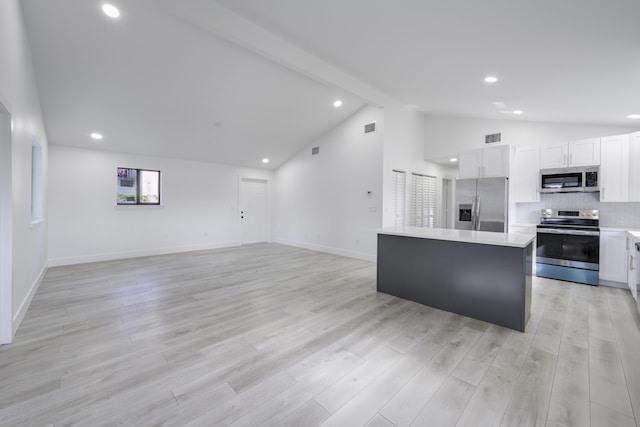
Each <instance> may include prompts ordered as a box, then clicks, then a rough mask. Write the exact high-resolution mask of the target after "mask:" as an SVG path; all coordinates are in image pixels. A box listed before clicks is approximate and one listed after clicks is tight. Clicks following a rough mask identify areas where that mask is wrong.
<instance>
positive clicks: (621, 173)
mask: <svg viewBox="0 0 640 427" xmlns="http://www.w3.org/2000/svg"><path fill="white" fill-rule="evenodd" d="M599 179H600V201H601V202H626V201H628V200H629V135H617V136H608V137H605V138H602V164H601V165H600V177H599Z"/></svg>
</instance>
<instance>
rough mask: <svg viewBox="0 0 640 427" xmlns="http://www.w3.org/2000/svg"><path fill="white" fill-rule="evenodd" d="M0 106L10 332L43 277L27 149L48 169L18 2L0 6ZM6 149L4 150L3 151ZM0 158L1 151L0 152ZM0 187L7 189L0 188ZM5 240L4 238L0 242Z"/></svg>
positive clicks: (43, 240) (41, 233)
mask: <svg viewBox="0 0 640 427" xmlns="http://www.w3.org/2000/svg"><path fill="white" fill-rule="evenodd" d="M0 64H2V65H1V66H0V103H2V104H3V105H4V107H5V108H6V109H7V110H8V113H9V114H10V115H11V120H12V122H13V129H12V130H11V142H10V144H11V147H10V152H11V157H12V159H11V166H12V174H11V180H12V182H11V192H12V201H11V204H12V207H11V216H12V224H13V225H12V228H11V231H12V256H13V261H12V277H13V284H12V289H11V293H12V294H13V296H12V301H11V306H12V313H11V314H12V323H13V325H12V327H11V329H12V330H11V331H10V332H11V333H10V335H12V334H14V333H15V331H16V330H17V327H18V326H19V324H20V322H21V321H22V318H23V317H24V314H25V313H26V309H27V308H28V306H29V302H30V301H31V298H32V297H33V295H34V294H35V291H36V290H37V288H38V286H39V284H40V282H41V280H42V277H43V275H44V273H45V271H46V261H47V221H46V194H47V189H46V184H45V188H44V189H43V193H44V195H45V202H44V206H45V211H44V216H45V221H43V222H40V223H38V224H35V225H33V226H32V224H31V144H32V140H33V139H35V140H37V141H38V143H39V144H40V145H41V146H42V154H43V160H44V162H43V163H44V164H43V169H44V172H45V173H46V168H47V160H46V159H47V137H46V133H45V129H44V124H43V120H42V110H41V107H40V100H39V97H38V90H37V87H36V83H35V77H34V70H33V65H32V60H31V52H30V49H29V45H28V40H27V36H26V32H25V27H24V21H23V17H22V10H21V6H20V2H19V1H18V0H5V1H2V2H0ZM5 148H7V147H5ZM2 151H3V152H4V151H5V150H2ZM2 185H3V186H4V185H7V183H6V182H3V183H2ZM2 238H3V239H8V238H9V237H8V236H4V235H3V236H2Z"/></svg>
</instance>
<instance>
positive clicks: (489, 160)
mask: <svg viewBox="0 0 640 427" xmlns="http://www.w3.org/2000/svg"><path fill="white" fill-rule="evenodd" d="M510 153H511V147H510V146H508V145H499V146H497V147H487V148H485V149H484V150H482V169H481V171H482V174H481V176H483V177H508V176H509V155H510Z"/></svg>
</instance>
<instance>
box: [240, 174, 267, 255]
mask: <svg viewBox="0 0 640 427" xmlns="http://www.w3.org/2000/svg"><path fill="white" fill-rule="evenodd" d="M245 180H247V181H260V182H264V184H265V186H266V187H265V192H266V200H265V203H266V204H267V206H265V207H266V212H267V229H266V230H265V232H266V240H265V241H266V242H270V241H271V205H270V203H269V199H270V196H271V195H270V192H269V179H268V178H263V177H259V178H258V177H254V176H248V175H238V212H237V215H238V216H237V218H238V246H242V220H241V218H240V216H241V214H240V212H241V209H242V206H240V204H241V203H242V182H243V181H245Z"/></svg>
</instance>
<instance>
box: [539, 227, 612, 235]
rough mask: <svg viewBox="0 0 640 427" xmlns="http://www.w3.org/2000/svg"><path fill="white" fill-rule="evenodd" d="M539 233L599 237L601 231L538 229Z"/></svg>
mask: <svg viewBox="0 0 640 427" xmlns="http://www.w3.org/2000/svg"><path fill="white" fill-rule="evenodd" d="M537 231H538V233H546V234H570V235H572V236H599V235H600V232H599V231H588V230H559V229H557V228H538V230H537Z"/></svg>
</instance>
